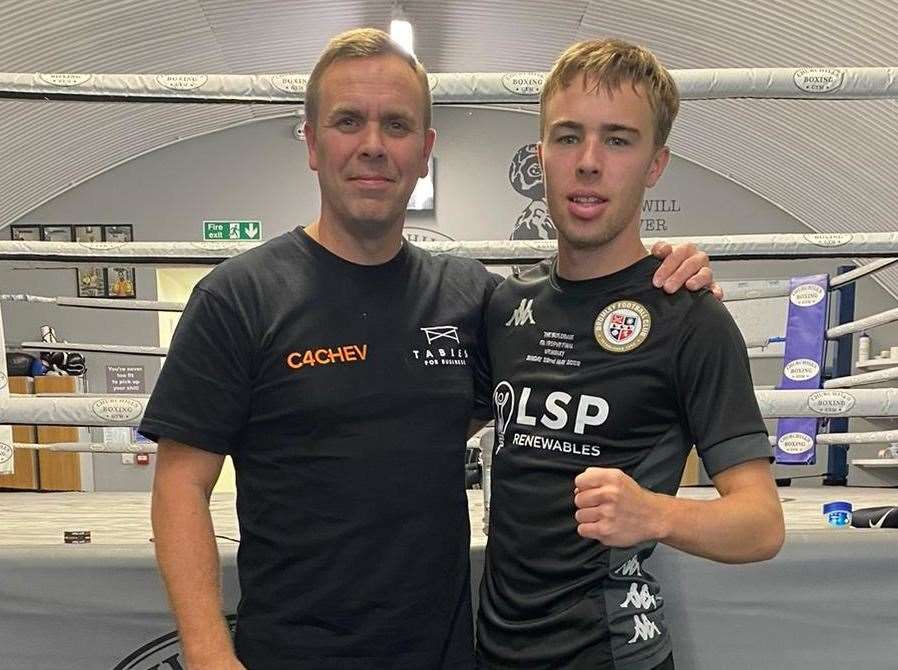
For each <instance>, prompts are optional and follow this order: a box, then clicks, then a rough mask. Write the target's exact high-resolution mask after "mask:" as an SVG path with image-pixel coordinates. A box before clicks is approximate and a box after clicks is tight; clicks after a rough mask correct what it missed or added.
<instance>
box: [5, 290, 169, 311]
mask: <svg viewBox="0 0 898 670" xmlns="http://www.w3.org/2000/svg"><path fill="white" fill-rule="evenodd" d="M0 302H27V303H34V304H45V305H58V306H59V307H83V308H88V309H125V310H132V311H135V312H183V311H184V303H183V302H161V301H159V300H121V299H119V298H71V297H67V296H58V297H55V298H47V297H44V296H39V295H28V294H23V293H15V294H11V293H0Z"/></svg>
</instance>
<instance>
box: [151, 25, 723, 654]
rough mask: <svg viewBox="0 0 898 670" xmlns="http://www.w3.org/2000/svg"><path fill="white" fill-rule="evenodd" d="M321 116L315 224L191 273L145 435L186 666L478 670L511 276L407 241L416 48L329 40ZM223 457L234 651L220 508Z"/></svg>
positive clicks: (419, 143)
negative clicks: (486, 431)
mask: <svg viewBox="0 0 898 670" xmlns="http://www.w3.org/2000/svg"><path fill="white" fill-rule="evenodd" d="M306 118H307V123H306V127H305V132H306V137H307V142H308V149H309V165H310V167H311V169H312V170H315V171H316V172H317V174H318V181H319V185H320V189H321V212H320V216H319V217H318V219H317V220H316V221H315V222H313V223H312V224H311V225H309V226H308V227H307V228H305V229H301V228H297V229H296V230H293V231H291V232H289V233H287V234H285V235H282V236H280V237H278V238H276V239H274V240H271V241H270V242H268V243H266V244H264V245H262V246H260V247H258V248H256V249H254V250H252V251H249V252H247V253H244V254H241V255H240V256H238V257H236V258H233V259H231V260H229V261H228V262H226V263H223V264H222V265H220V266H218V267H217V268H216V269H215V270H214V271H213V272H212V273H210V274H209V275H208V276H207V277H206V278H205V279H203V280H202V281H201V282H200V283H199V284H198V286H197V288H196V290H195V291H194V293H193V295H192V296H191V299H190V301H189V304H188V306H187V308H186V310H185V312H184V314H183V316H182V318H181V322H180V324H179V326H178V329H177V331H176V333H175V337H174V340H173V341H172V345H171V348H170V350H169V355H168V358H167V360H166V364H165V367H164V369H163V370H162V373H161V375H160V377H159V380H158V382H157V384H156V387H155V389H154V391H153V396H152V398H151V400H150V403H149V405H148V407H147V411H146V414H145V416H144V421H143V424H142V426H141V430H142V432H143V433H144V434H147V435H149V436H151V437H154V438H155V437H158V438H159V456H158V463H157V469H156V479H155V482H154V489H153V528H154V532H155V536H156V550H157V556H158V561H159V564H160V568H161V570H162V574H163V577H164V579H165V583H166V587H167V589H168V592H169V597H170V599H171V602H172V607H173V609H174V612H175V616H176V618H177V621H178V628H179V631H180V633H181V640H182V646H183V650H184V654H185V656H186V660H187V663H188V666H189V668H190V669H191V670H202V669H205V668H210V669H212V668H214V669H215V670H222V669H227V668H242V667H244V666H245V667H247V668H250V670H281V669H284V670H286V669H288V668H289V669H290V670H302V669H304V668H315V669H316V670H317V669H328V668H339V669H341V670H354V669H358V670H363V669H364V670H370V669H371V668H382V667H390V668H401V669H405V668H407V669H409V670H422V669H428V670H429V669H435V668H447V669H448V668H459V669H465V670H467V669H468V668H470V667H472V665H473V663H474V657H473V644H472V641H473V636H474V632H473V625H472V613H471V605H470V583H469V568H468V544H469V526H468V511H467V499H466V496H465V489H464V466H463V460H464V459H463V453H464V444H465V438H466V434H467V431H468V427H469V424H470V423H471V420H472V419H473V418H479V419H485V418H486V417H488V416H489V414H490V409H489V405H490V402H489V396H490V386H489V379H488V376H487V374H486V373H485V372H484V365H483V360H484V354H483V348H484V346H485V342H484V340H483V338H482V337H481V333H482V329H483V313H484V309H485V305H486V301H487V299H488V297H489V295H490V293H491V291H492V289H493V287H494V286H495V283H496V281H495V278H494V277H493V276H491V275H489V273H487V271H486V270H485V269H484V267H483V266H482V265H480V264H479V263H477V262H476V261H473V260H468V259H461V258H454V257H450V256H432V255H430V254H427V253H425V252H423V251H421V250H420V249H417V248H415V247H414V246H412V245H410V244H407V243H404V242H403V238H402V226H403V222H404V217H405V207H406V203H407V202H408V199H409V196H410V194H411V192H412V190H413V188H414V186H415V183H416V181H417V179H418V178H419V177H421V176H423V175H425V174H426V171H427V161H428V157H429V155H430V152H431V149H432V147H433V143H434V138H435V133H434V131H433V130H432V129H431V127H430V90H429V87H428V84H427V78H426V74H425V72H424V70H423V69H422V68H421V66H420V65H419V64H418V62H417V61H416V60H415V59H414V57H411V56H409V55H407V54H406V53H404V52H403V51H402V50H401V49H400V48H399V47H398V46H396V45H395V44H394V43H392V42H391V41H390V40H389V37H388V36H387V35H386V34H385V33H383V32H381V31H377V30H357V31H350V32H349V33H344V34H342V35H339V36H337V37H336V38H334V39H333V40H332V41H331V42H330V44H329V45H328V47H327V49H326V51H325V52H324V54H323V55H322V57H321V58H320V60H319V61H318V63H317V65H316V66H315V68H314V70H313V72H312V75H311V77H310V79H309V84H308V91H307V99H306ZM684 254H685V255H686V256H688V255H690V254H692V255H693V256H696V254H694V253H693V252H692V250H691V249H688V248H687V249H685V250H684V249H680V250H679V253H678V254H672V255H674V256H675V257H676V258H675V259H674V265H675V264H676V263H677V259H680V260H681V259H682V258H683V256H684ZM702 260H703V259H702V258H701V256H700V255H699V256H698V263H697V264H696V263H695V258H691V259H690V260H689V261H688V262H687V274H686V276H687V277H688V276H689V275H691V274H693V271H692V270H689V269H688V268H689V266H690V264H691V267H696V265H698V266H700V265H701V264H702ZM667 274H670V273H669V272H668V273H667ZM662 275H664V273H662ZM707 277H708V273H707V271H706V270H705V271H703V272H701V273H700V276H699V277H697V279H698V281H699V283H701V282H702V281H707ZM664 279H666V276H661V277H659V280H664ZM673 280H674V283H676V275H675V276H674V277H673ZM197 361H202V365H201V366H198V365H197ZM226 454H229V455H230V456H231V457H232V458H233V460H234V466H235V470H236V476H237V514H238V518H239V522H240V536H241V544H240V551H239V554H238V560H237V562H238V571H239V576H240V586H241V601H240V606H239V609H238V613H237V616H238V620H237V629H236V637H235V641H234V647H232V645H231V641H230V640H229V637H228V632H227V628H226V626H225V623H224V620H223V618H222V614H221V599H220V596H219V588H218V569H219V567H218V555H217V551H216V546H215V540H214V537H213V532H212V522H211V519H210V516H209V510H208V497H209V494H210V491H211V489H212V486H213V484H214V482H215V480H216V478H217V476H218V473H219V470H220V468H221V464H222V460H223V458H224V455H226ZM235 649H236V653H235ZM238 659H239V660H238Z"/></svg>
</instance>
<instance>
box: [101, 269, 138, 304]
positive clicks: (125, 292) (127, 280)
mask: <svg viewBox="0 0 898 670" xmlns="http://www.w3.org/2000/svg"><path fill="white" fill-rule="evenodd" d="M107 275H108V280H109V282H108V283H109V288H108V290H107V292H106V295H107V296H109V297H110V298H134V297H136V296H137V290H136V288H135V278H134V268H120V267H117V268H109V269H108V270H107Z"/></svg>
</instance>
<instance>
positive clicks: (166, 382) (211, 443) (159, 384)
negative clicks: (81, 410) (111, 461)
mask: <svg viewBox="0 0 898 670" xmlns="http://www.w3.org/2000/svg"><path fill="white" fill-rule="evenodd" d="M252 360H253V346H252V343H251V337H250V335H249V332H248V325H247V324H246V323H242V322H241V321H240V319H238V318H237V317H236V315H235V313H234V311H233V310H232V309H231V308H230V307H228V305H227V304H226V303H225V301H224V300H222V299H220V298H218V297H216V295H214V294H213V293H210V292H209V291H208V290H205V289H202V288H196V289H194V291H193V293H192V294H191V297H190V300H189V301H188V303H187V305H186V307H185V308H184V313H183V314H182V315H181V320H180V321H179V322H178V326H177V328H176V329H175V333H174V336H173V337H172V342H171V346H170V347H169V351H168V356H167V357H166V359H165V363H164V365H163V366H162V371H161V372H160V374H159V378H158V380H157V381H156V386H155V387H154V389H153V392H152V395H151V396H150V400H149V402H148V404H147V409H146V412H145V413H144V416H143V420H142V421H141V423H140V428H139V429H138V430H139V432H140V433H141V434H142V435H144V436H146V437H148V438H149V439H151V440H154V441H158V439H159V438H160V437H165V438H169V439H173V440H176V441H178V442H182V443H184V444H188V445H190V446H192V447H197V448H199V449H203V450H206V451H212V452H215V453H218V454H230V453H233V451H234V450H235V449H236V447H237V446H238V442H239V436H240V434H241V432H242V430H243V427H244V425H245V422H246V420H247V416H248V414H249V406H250V401H251V381H252V379H251V375H250V370H251V368H252Z"/></svg>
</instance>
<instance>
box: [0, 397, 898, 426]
mask: <svg viewBox="0 0 898 670" xmlns="http://www.w3.org/2000/svg"><path fill="white" fill-rule="evenodd" d="M755 397H756V398H757V401H758V406H759V407H760V408H761V415H762V416H763V417H764V418H765V419H777V418H783V417H823V418H826V417H833V416H840V417H883V416H885V417H894V416H898V388H886V389H848V390H839V391H829V390H820V389H816V390H813V389H812V390H800V391H778V390H765V389H756V390H755ZM148 399H149V398H148V396H144V395H107V396H93V397H77V396H53V397H47V396H42V397H34V396H27V395H11V396H10V395H7V396H6V398H4V399H3V400H0V423H8V424H15V425H31V424H35V425H46V426H60V425H61V426H68V425H78V426H122V427H133V426H138V425H139V424H140V417H141V416H142V415H143V412H144V410H145V409H146V405H147V401H148Z"/></svg>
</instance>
